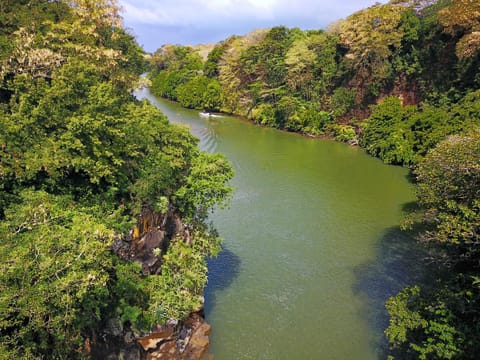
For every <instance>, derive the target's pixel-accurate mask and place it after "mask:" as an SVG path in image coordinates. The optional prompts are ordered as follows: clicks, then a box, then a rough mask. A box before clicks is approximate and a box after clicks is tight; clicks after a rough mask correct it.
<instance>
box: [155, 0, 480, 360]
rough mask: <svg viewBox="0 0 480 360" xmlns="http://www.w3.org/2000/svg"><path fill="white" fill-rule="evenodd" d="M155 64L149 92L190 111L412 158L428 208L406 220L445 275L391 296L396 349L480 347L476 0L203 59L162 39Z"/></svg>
mask: <svg viewBox="0 0 480 360" xmlns="http://www.w3.org/2000/svg"><path fill="white" fill-rule="evenodd" d="M151 66H152V71H151V75H152V90H153V91H154V92H155V93H156V94H158V95H160V96H163V97H166V98H169V99H172V100H177V101H179V102H180V104H182V105H183V106H185V107H190V108H197V109H206V110H207V111H223V112H227V113H234V114H239V115H243V116H245V117H248V118H250V119H252V120H253V121H255V122H256V123H258V124H261V125H266V126H272V127H276V128H279V129H285V130H289V131H294V132H300V133H304V134H310V135H323V134H325V135H328V136H332V137H334V138H336V139H337V140H340V141H345V142H350V143H358V144H359V145H360V146H362V147H364V148H365V149H366V151H367V152H369V153H370V154H372V155H373V156H376V157H379V158H381V159H382V160H383V161H384V162H386V163H392V164H401V165H405V166H409V167H411V168H412V170H413V172H414V175H415V176H416V179H417V194H418V200H419V201H418V203H419V208H418V210H417V211H416V212H414V213H412V214H410V215H409V217H408V218H407V220H406V222H405V227H407V228H408V227H413V228H414V229H415V231H417V232H418V234H419V235H418V237H419V240H420V241H422V242H423V243H424V244H425V246H426V247H427V248H428V250H429V254H430V256H429V259H428V262H429V263H430V264H433V265H432V267H433V268H435V269H436V271H438V273H441V274H442V276H440V277H439V278H438V279H437V280H435V281H434V282H432V284H430V286H429V287H428V288H427V287H425V288H423V289H420V288H419V287H412V288H406V289H404V291H402V292H401V293H400V294H398V295H397V296H396V297H393V298H391V299H390V300H389V301H388V303H387V304H386V306H387V309H388V312H389V314H390V326H389V327H388V329H387V330H386V332H385V333H386V336H387V338H388V340H389V342H390V356H391V357H392V358H394V357H395V358H398V359H419V358H420V359H474V358H476V357H477V356H478V355H477V354H478V352H479V351H480V341H479V340H478V339H480V325H479V324H480V252H479V248H478V247H479V244H480V235H479V234H480V143H479V139H480V133H479V130H478V129H479V126H480V2H478V1H473V0H439V1H435V0H406V1H399V0H392V1H390V2H389V3H387V4H384V5H381V4H377V5H374V6H372V7H370V8H368V9H365V10H362V11H359V12H357V13H355V14H352V15H351V16H349V17H347V18H346V19H344V20H340V21H338V22H336V23H334V24H332V25H331V26H330V27H329V28H328V29H327V30H318V31H301V30H299V29H287V28H285V27H282V26H279V27H275V28H272V29H267V30H257V31H254V32H252V33H250V34H248V35H246V36H233V37H230V38H228V39H226V40H225V41H223V42H221V43H219V44H217V45H216V46H215V47H214V48H213V50H212V51H211V52H210V53H209V55H208V57H207V60H206V61H204V60H203V59H202V57H201V56H199V54H198V52H197V51H196V50H195V49H193V48H190V47H183V46H173V45H166V46H163V47H161V48H160V49H158V50H157V51H156V52H155V54H153V56H152V61H151ZM418 229H420V230H418ZM426 261H427V260H426Z"/></svg>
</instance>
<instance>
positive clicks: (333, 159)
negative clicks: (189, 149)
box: [136, 89, 420, 360]
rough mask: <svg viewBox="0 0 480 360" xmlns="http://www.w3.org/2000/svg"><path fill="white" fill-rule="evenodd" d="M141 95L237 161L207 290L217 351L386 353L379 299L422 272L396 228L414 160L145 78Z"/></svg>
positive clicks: (218, 216) (225, 359)
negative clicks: (191, 102)
mask: <svg viewBox="0 0 480 360" xmlns="http://www.w3.org/2000/svg"><path fill="white" fill-rule="evenodd" d="M136 96H137V97H138V98H148V99H149V100H150V101H151V102H152V103H153V104H155V105H156V106H158V107H159V108H160V109H161V110H162V111H163V112H164V113H165V114H166V115H167V116H168V117H169V119H170V121H172V122H175V123H183V124H186V125H188V126H190V128H191V131H192V133H193V134H194V135H196V136H197V137H198V138H200V147H201V148H202V149H203V150H206V151H209V152H220V153H223V154H225V155H226V157H227V158H228V159H229V161H230V162H231V163H232V165H233V167H234V169H235V173H236V175H235V178H234V180H233V185H234V187H235V194H234V196H233V198H232V201H231V206H230V208H229V209H227V210H222V211H216V212H215V213H214V214H213V216H212V220H213V222H214V224H215V226H216V227H217V229H218V230H219V232H220V234H221V236H222V237H223V238H224V239H225V241H224V250H223V252H222V253H221V254H220V255H219V256H218V257H217V258H216V259H213V260H211V261H210V263H209V283H208V286H207V289H206V293H205V297H206V308H205V310H206V319H207V321H208V322H209V323H210V324H211V325H212V334H211V338H210V339H211V346H210V352H211V354H212V355H213V356H214V358H215V359H216V360H229V359H233V360H236V359H275V360H276V359H326V360H334V359H339V360H340V359H342V360H343V359H358V360H362V359H368V360H371V359H381V358H383V355H382V352H381V351H382V348H383V346H384V337H383V329H384V328H385V327H386V325H387V324H388V319H387V317H386V313H385V309H384V302H385V300H386V299H387V298H388V297H389V296H391V295H393V294H395V293H396V292H397V291H398V290H399V289H401V288H402V287H403V286H405V285H407V284H409V283H412V282H415V281H417V280H418V277H419V273H420V271H419V270H418V269H416V267H415V263H416V256H417V255H415V251H414V250H412V244H411V242H412V240H411V239H410V237H409V236H408V235H406V234H404V233H401V232H400V231H399V229H398V226H399V224H400V222H401V218H402V211H403V210H404V209H405V207H406V206H408V205H409V204H411V202H412V201H413V200H414V194H413V187H412V185H411V184H409V182H408V180H407V170H406V169H403V168H400V167H393V166H386V165H384V164H383V163H382V162H381V161H379V160H377V159H374V158H372V157H370V156H368V155H366V154H365V152H364V151H363V150H361V149H359V148H356V147H351V146H348V145H345V144H341V143H337V142H334V141H330V140H319V139H312V138H307V137H302V136H298V135H295V134H290V133H286V132H282V131H278V130H275V129H270V128H264V127H259V126H255V125H253V124H251V123H249V122H246V121H243V120H240V119H237V118H234V117H228V116H215V117H210V118H208V117H207V118H205V117H201V116H200V115H199V112H198V111H193V110H186V109H183V108H181V107H180V106H179V105H177V104H175V103H171V102H168V101H166V100H162V99H158V98H155V97H154V96H152V95H151V94H150V92H149V90H148V89H142V90H139V91H137V93H136Z"/></svg>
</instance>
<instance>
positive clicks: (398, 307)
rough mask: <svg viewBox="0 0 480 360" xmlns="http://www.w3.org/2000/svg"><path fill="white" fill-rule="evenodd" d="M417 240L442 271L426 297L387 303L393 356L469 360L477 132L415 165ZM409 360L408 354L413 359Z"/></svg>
mask: <svg viewBox="0 0 480 360" xmlns="http://www.w3.org/2000/svg"><path fill="white" fill-rule="evenodd" d="M415 173H416V175H417V180H418V185H417V195H418V198H419V203H420V205H421V206H422V215H423V216H422V217H421V219H422V221H423V223H424V226H426V229H427V230H426V231H425V232H424V233H423V234H422V235H421V240H422V241H423V242H425V243H426V244H428V246H429V248H430V249H431V250H430V251H431V256H432V258H433V259H434V260H436V262H437V263H438V266H439V267H440V268H442V269H443V270H444V273H443V275H442V277H441V278H440V279H438V280H437V282H436V283H435V284H434V286H432V287H431V288H429V289H427V291H425V292H423V293H420V292H419V291H418V288H415V289H414V290H412V289H404V290H403V291H402V292H401V293H400V294H399V295H397V296H396V297H394V298H391V299H390V300H389V301H388V303H387V309H388V311H389V314H390V317H391V320H390V326H389V328H388V329H387V331H386V334H387V337H388V338H389V341H390V343H391V344H392V353H394V354H398V356H399V357H400V358H405V356H406V354H415V358H420V359H430V358H435V359H437V358H438V359H453V358H461V359H474V358H475V355H476V354H477V353H478V351H479V343H478V341H477V339H478V338H479V336H480V328H479V327H478V321H479V319H480V312H479V309H480V307H479V305H480V292H479V287H478V281H477V280H478V277H479V272H480V267H479V265H478V264H479V259H480V253H479V251H478V249H477V247H478V246H477V244H478V241H479V235H478V234H479V229H480V202H479V200H478V196H479V191H480V133H479V131H478V130H474V131H471V132H469V133H468V134H466V135H452V136H450V137H448V138H447V139H445V140H443V141H441V142H440V143H439V144H438V145H437V146H436V147H435V148H434V149H433V150H431V151H429V152H428V154H427V155H426V156H425V158H424V159H423V160H422V161H421V162H420V163H419V164H418V167H417V169H416V170H415ZM412 357H413V356H412Z"/></svg>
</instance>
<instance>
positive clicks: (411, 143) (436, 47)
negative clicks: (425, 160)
mask: <svg viewBox="0 0 480 360" xmlns="http://www.w3.org/2000/svg"><path fill="white" fill-rule="evenodd" d="M478 11H479V10H478V3H477V2H473V1H469V0H459V1H453V2H450V1H413V0H412V1H391V2H390V3H388V4H386V5H374V6H372V7H370V8H368V9H365V10H362V11H359V12H357V13H355V14H353V15H351V16H349V17H348V18H346V19H344V20H340V21H338V22H337V23H335V24H332V25H331V26H330V27H329V28H328V29H327V30H326V31H323V30H319V31H301V30H299V29H287V28H285V27H281V26H280V27H275V28H272V29H269V30H257V31H254V32H252V33H250V34H248V35H246V36H242V37H237V36H234V37H231V38H228V39H226V40H225V41H223V42H221V43H219V44H217V45H216V47H215V48H214V49H213V50H212V51H211V52H210V53H209V55H208V58H207V60H206V61H203V60H202V58H201V57H200V56H199V54H198V52H197V51H196V50H195V49H193V48H190V47H182V46H173V45H166V46H163V47H162V48H160V49H158V50H157V51H156V52H155V54H154V56H153V58H152V64H153V71H152V79H153V85H152V90H153V91H154V92H155V93H156V94H158V95H160V96H163V97H166V98H169V99H172V100H177V101H179V102H180V104H182V105H183V106H185V107H189V108H197V109H206V110H208V111H223V112H227V113H234V114H238V115H243V116H246V117H248V118H250V119H252V120H253V121H255V122H257V123H259V124H262V125H267V126H273V127H276V128H280V129H286V130H289V131H295V132H301V133H305V134H311V135H321V134H327V135H331V136H334V137H335V138H337V139H338V140H341V141H350V142H353V143H357V142H358V141H359V142H360V144H361V145H362V146H363V147H365V148H366V149H367V151H368V152H369V153H371V154H372V155H374V156H378V157H380V158H381V159H383V160H384V161H385V162H387V163H394V164H406V165H413V164H416V163H417V161H418V160H419V159H420V158H422V157H423V156H424V155H425V154H426V152H427V151H428V150H429V149H431V148H432V147H433V146H434V145H435V144H436V143H438V141H440V140H441V139H443V138H444V137H445V136H446V135H448V134H453V133H457V132H459V131H462V130H464V129H467V128H470V126H471V124H472V123H478V122H479V121H480V120H479V119H480V116H479V109H478V102H477V101H476V97H478V93H475V91H477V90H478V89H479V87H480V72H479V68H480V53H479V51H478V47H479V44H480V38H479V36H478V34H479V32H478V31H479V29H480V28H479V25H478ZM381 103H385V104H384V105H381ZM376 104H379V105H378V106H373V105H376ZM390 105H392V106H390ZM386 108H388V109H389V110H388V111H389V112H390V113H387V112H386V111H385V109H386ZM465 108H468V110H459V109H465ZM459 111H460V113H459ZM462 112H463V113H462ZM364 120H367V121H364Z"/></svg>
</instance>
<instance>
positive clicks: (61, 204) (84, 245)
mask: <svg viewBox="0 0 480 360" xmlns="http://www.w3.org/2000/svg"><path fill="white" fill-rule="evenodd" d="M20 199H21V200H20V203H18V204H15V205H12V206H11V207H9V208H8V209H7V210H6V213H5V219H4V221H2V222H1V224H0V232H1V234H0V238H1V239H2V240H1V243H0V258H1V260H2V261H1V274H0V294H1V295H0V312H1V314H0V317H1V319H2V320H1V322H0V332H1V334H2V338H1V342H2V344H3V345H4V346H5V347H6V348H7V349H8V350H7V351H8V353H7V354H10V355H11V356H12V357H15V358H17V357H22V358H23V357H25V358H28V357H30V358H33V357H35V358H37V357H41V356H44V357H49V358H64V357H75V356H76V351H77V349H78V348H80V346H81V343H82V332H83V331H85V330H87V329H93V328H95V327H97V326H98V325H99V324H100V321H101V320H102V313H104V311H105V308H106V307H107V306H108V304H109V301H108V297H109V295H110V293H109V292H110V286H111V275H110V272H111V271H112V268H113V263H112V256H111V252H110V246H111V244H112V242H113V238H114V235H115V233H114V231H112V230H111V229H109V228H108V227H106V226H105V224H104V223H103V222H101V221H98V220H97V217H96V216H95V213H94V212H91V211H90V209H87V208H85V209H79V208H77V207H76V206H75V205H74V203H73V202H72V201H71V200H70V199H69V198H67V197H55V196H53V195H49V194H47V193H45V192H42V191H40V192H35V191H23V192H22V193H21V195H20ZM52 351H53V353H52Z"/></svg>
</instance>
